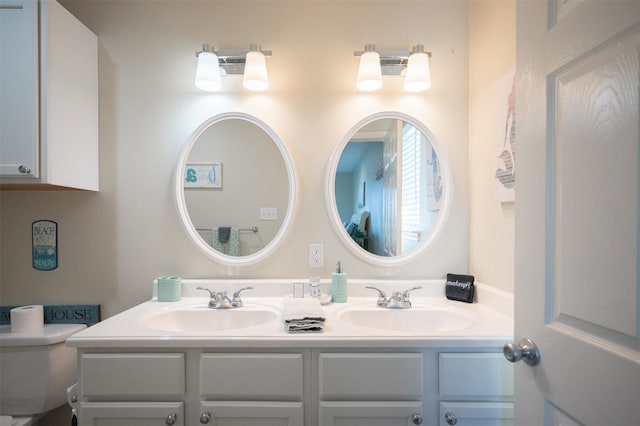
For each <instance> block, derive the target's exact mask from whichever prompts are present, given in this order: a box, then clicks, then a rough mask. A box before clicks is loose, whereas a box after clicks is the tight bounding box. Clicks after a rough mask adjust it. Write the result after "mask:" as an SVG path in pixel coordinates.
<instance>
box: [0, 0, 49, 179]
mask: <svg viewBox="0 0 640 426" xmlns="http://www.w3.org/2000/svg"><path fill="white" fill-rule="evenodd" d="M0 40H1V42H0V44H1V46H2V47H1V48H0V70H2V72H0V175H2V176H9V177H38V172H39V166H38V155H39V142H38V140H39V138H38V111H39V106H38V87H39V85H38V79H39V74H38V3H37V2H35V1H33V0H0ZM27 170H28V171H27Z"/></svg>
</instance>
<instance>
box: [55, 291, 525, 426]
mask: <svg viewBox="0 0 640 426" xmlns="http://www.w3.org/2000/svg"><path fill="white" fill-rule="evenodd" d="M326 284H327V283H323V288H326ZM417 284H419V285H422V287H423V288H422V289H421V290H417V291H413V292H412V294H411V302H412V306H411V307H410V308H408V309H389V308H381V307H379V306H377V304H376V301H377V299H378V298H377V295H376V294H375V292H373V291H371V290H370V289H367V288H366V287H368V286H375V287H377V288H381V289H383V290H385V291H395V290H404V289H405V288H412V287H415V286H416V285H417ZM247 286H251V287H253V289H251V290H247V291H244V292H243V294H242V301H243V303H242V305H243V306H241V307H237V308H231V309H212V308H210V307H209V306H208V304H209V296H208V295H206V294H204V295H203V292H202V291H199V290H197V287H204V288H208V289H211V290H215V291H227V292H228V293H229V294H231V293H233V292H234V291H236V290H238V289H240V288H242V287H247ZM291 289H292V281H287V280H183V282H182V294H183V297H182V299H181V300H179V301H177V302H158V301H157V298H156V297H155V294H154V297H153V298H152V299H151V300H150V301H147V302H144V303H142V304H140V305H138V306H135V307H133V308H131V309H129V310H127V311H125V312H122V313H120V314H118V315H116V316H114V317H111V318H109V319H107V320H105V321H103V322H101V323H98V324H96V325H94V326H92V327H89V328H88V329H86V330H84V331H82V332H80V333H78V334H76V335H74V336H72V337H71V338H70V339H69V340H68V341H67V345H70V346H73V347H76V348H78V357H79V363H78V365H79V371H78V383H77V384H76V385H74V386H73V387H72V388H70V389H69V395H68V396H69V402H70V404H71V406H72V407H73V408H74V409H75V410H76V411H77V413H78V416H79V418H80V424H83V425H97V424H108V425H112V426H116V425H131V424H136V425H164V424H167V425H196V424H210V425H216V426H227V425H229V426H230V425H244V426H250V425H256V426H257V425H286V426H303V425H304V426H316V425H317V426H329V425H385V426H390V425H402V426H406V425H412V424H425V425H447V424H449V425H453V424H456V423H458V422H460V424H475V423H473V422H480V423H481V424H501V425H508V424H512V417H513V402H512V401H513V399H512V395H513V377H512V365H511V364H510V363H509V362H507V361H506V359H505V358H504V356H503V355H502V346H503V345H504V343H505V342H507V341H510V340H511V339H512V334H513V320H512V312H511V310H512V307H513V300H512V299H511V295H510V294H507V293H503V292H501V291H499V290H495V289H493V288H492V287H489V286H485V285H482V284H478V288H477V299H478V303H473V304H467V303H460V302H454V301H450V300H447V299H446V298H445V295H444V282H443V281H441V280H433V281H421V282H419V283H418V282H414V281H408V280H406V281H394V282H391V281H388V282H386V281H381V280H351V281H350V284H349V298H348V301H347V302H346V303H331V304H328V305H325V306H323V313H324V316H325V318H326V321H325V326H324V330H323V331H322V332H320V333H299V334H298V333H297V334H290V333H287V332H286V328H285V326H284V321H283V316H282V306H283V300H284V297H285V296H286V295H288V294H291ZM372 293H373V294H372ZM469 421H471V423H468V422H469Z"/></svg>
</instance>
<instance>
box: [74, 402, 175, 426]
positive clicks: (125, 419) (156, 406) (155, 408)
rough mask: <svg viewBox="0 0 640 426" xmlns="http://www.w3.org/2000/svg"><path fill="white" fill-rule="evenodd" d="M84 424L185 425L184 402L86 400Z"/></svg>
mask: <svg viewBox="0 0 640 426" xmlns="http://www.w3.org/2000/svg"><path fill="white" fill-rule="evenodd" d="M80 422H81V423H80V424H81V425H82V426H163V425H173V426H184V424H185V423H184V405H183V403H182V402H140V403H135V402H85V403H82V404H81V405H80Z"/></svg>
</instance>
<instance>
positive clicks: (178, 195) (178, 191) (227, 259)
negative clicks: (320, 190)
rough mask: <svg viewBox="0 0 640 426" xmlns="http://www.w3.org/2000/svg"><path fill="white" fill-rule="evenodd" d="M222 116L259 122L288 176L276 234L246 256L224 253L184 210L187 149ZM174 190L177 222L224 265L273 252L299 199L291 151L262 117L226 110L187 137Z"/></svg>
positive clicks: (255, 260)
mask: <svg viewBox="0 0 640 426" xmlns="http://www.w3.org/2000/svg"><path fill="white" fill-rule="evenodd" d="M225 120H244V121H248V122H250V123H251V124H254V125H256V126H258V127H259V128H260V129H262V130H263V131H264V132H266V133H267V134H268V135H269V136H270V137H271V139H272V140H273V142H274V143H275V145H276V146H277V148H278V150H279V151H280V154H281V155H282V160H283V161H284V164H285V167H286V169H287V177H288V180H289V204H288V206H287V211H286V213H285V215H284V219H283V221H282V226H281V227H280V229H279V230H278V232H277V233H276V235H275V237H274V238H273V239H272V240H271V241H270V242H269V243H268V244H266V245H265V246H264V247H263V248H262V249H260V250H259V251H257V252H256V253H253V254H250V255H247V256H230V255H227V254H224V253H221V252H219V251H217V250H216V249H214V248H213V247H211V246H210V245H209V244H207V243H206V242H205V241H204V240H203V239H202V237H201V236H200V234H198V231H196V228H195V226H194V225H193V223H192V222H191V217H190V216H189V212H188V211H187V204H186V201H185V196H184V182H183V180H184V173H185V170H186V166H187V160H188V158H189V153H190V152H191V148H192V147H193V145H194V144H195V143H196V141H197V140H198V138H199V137H200V136H201V135H202V133H204V132H205V130H207V129H208V128H209V127H210V126H213V125H214V124H216V123H219V122H221V121H225ZM174 191H175V198H174V199H175V200H176V207H177V210H178V216H179V217H180V222H181V224H182V227H183V228H184V230H185V232H186V233H187V235H188V236H189V238H190V239H191V241H192V242H193V243H194V244H195V245H196V247H197V248H198V249H199V250H200V251H201V252H202V253H204V254H205V255H206V256H207V257H208V258H209V259H211V260H215V261H217V262H219V263H222V264H224V265H227V266H247V265H253V264H256V263H258V262H260V261H262V260H264V259H266V258H267V257H268V256H270V255H271V254H273V253H274V252H275V251H276V249H277V248H278V247H279V246H280V245H281V244H282V242H283V241H284V238H285V236H286V234H287V232H288V231H289V230H290V229H291V224H292V221H293V216H294V212H295V210H296V205H297V201H298V185H297V176H296V169H295V166H294V164H293V160H292V159H291V155H290V154H289V152H288V150H287V148H286V146H285V145H284V143H283V142H282V140H281V139H280V137H279V136H278V135H277V134H276V133H275V132H274V131H273V130H272V129H271V127H269V126H268V125H267V124H266V123H264V122H263V121H262V120H260V119H258V118H256V117H254V116H252V115H250V114H245V113H242V112H227V113H222V114H218V115H215V116H213V117H211V118H209V119H208V120H206V121H205V122H204V123H202V124H201V125H200V126H199V127H198V128H197V129H196V130H195V131H194V132H193V133H192V134H191V136H190V137H189V139H188V142H187V144H186V146H185V147H184V148H183V150H182V153H181V154H180V158H179V159H178V164H177V167H176V171H175V176H174Z"/></svg>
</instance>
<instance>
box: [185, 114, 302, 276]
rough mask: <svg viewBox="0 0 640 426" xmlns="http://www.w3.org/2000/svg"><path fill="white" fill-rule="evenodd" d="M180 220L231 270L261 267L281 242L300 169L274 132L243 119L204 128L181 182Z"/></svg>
mask: <svg viewBox="0 0 640 426" xmlns="http://www.w3.org/2000/svg"><path fill="white" fill-rule="evenodd" d="M175 191H176V199H177V206H178V213H179V216H180V218H181V221H182V224H183V227H184V229H185V230H186V232H187V234H188V235H189V237H190V238H191V240H192V241H193V242H194V243H195V245H196V246H197V247H198V248H199V249H200V250H201V251H202V252H203V253H205V254H206V255H207V256H209V257H210V258H211V259H214V260H217V261H219V262H222V263H224V264H228V265H236V266H237V265H247V264H253V263H256V262H258V261H260V260H262V259H264V258H265V257H266V256H268V255H269V254H270V253H271V252H273V250H274V249H275V248H276V247H277V246H278V245H279V244H280V243H281V242H282V240H283V238H284V235H285V233H286V231H287V230H288V229H289V225H290V223H291V220H292V216H293V211H294V208H295V202H296V178H295V172H294V167H293V163H292V161H291V158H290V156H289V153H288V152H287V150H286V148H285V146H284V144H283V143H282V141H281V140H280V138H279V137H278V136H277V135H276V134H275V132H274V131H273V130H271V128H269V126H267V125H266V124H265V123H263V122H262V121H260V120H258V119H257V118H255V117H253V116H250V115H247V114H243V113H225V114H221V115H217V116H215V117H212V118H211V119H209V120H207V121H205V122H204V123H203V124H202V125H201V126H200V127H198V129H196V131H195V132H194V133H193V135H192V136H191V137H190V139H189V142H188V143H187V146H186V147H185V149H184V150H183V152H182V154H181V156H180V159H179V161H178V167H177V168H176V176H175Z"/></svg>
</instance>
